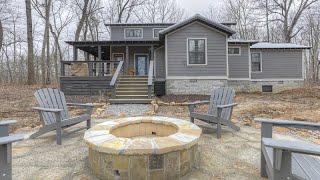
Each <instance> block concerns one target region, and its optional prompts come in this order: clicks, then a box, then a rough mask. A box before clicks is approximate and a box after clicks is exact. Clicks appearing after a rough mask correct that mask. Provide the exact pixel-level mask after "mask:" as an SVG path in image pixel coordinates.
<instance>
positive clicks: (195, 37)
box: [60, 15, 309, 103]
mask: <svg viewBox="0 0 320 180" xmlns="http://www.w3.org/2000/svg"><path fill="white" fill-rule="evenodd" d="M232 25H234V24H233V23H218V22H214V21H211V20H208V19H206V18H204V17H202V16H201V15H195V16H193V17H191V18H189V19H186V20H184V21H182V22H179V23H175V24H173V23H172V24H171V23H148V24H117V23H116V24H106V26H107V28H109V30H110V34H111V36H110V40H106V41H78V42H74V41H68V42H67V43H68V44H70V45H72V46H73V49H74V51H73V52H74V53H73V58H74V59H73V61H63V62H61V65H62V66H61V78H60V83H61V84H60V85H61V89H62V90H63V91H64V92H65V93H67V94H97V93H99V92H110V94H111V95H112V99H111V101H114V102H119V103H121V102H122V103H127V102H129V101H130V99H135V100H140V102H146V100H147V99H149V100H150V99H152V98H151V97H152V96H153V94H155V95H163V94H209V93H210V92H211V91H212V89H213V88H215V87H220V86H233V87H234V88H235V89H236V90H237V91H245V92H252V91H266V92H269V91H270V92H271V91H272V92H278V91H281V90H285V89H290V88H294V87H298V86H300V85H301V84H302V83H303V80H304V74H305V72H304V71H305V70H304V64H305V60H304V56H305V52H306V50H307V49H309V47H306V46H302V45H296V44H283V43H282V44H276V43H263V42H258V41H255V40H239V39H233V38H232V35H233V34H235V33H236V32H235V31H234V30H233V29H232ZM79 50H82V51H83V52H84V53H81V54H79V53H78V52H79ZM80 55H81V57H80Z"/></svg>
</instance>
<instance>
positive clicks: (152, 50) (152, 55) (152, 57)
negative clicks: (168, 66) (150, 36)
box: [150, 45, 154, 61]
mask: <svg viewBox="0 0 320 180" xmlns="http://www.w3.org/2000/svg"><path fill="white" fill-rule="evenodd" d="M150 51H151V52H150V53H151V57H150V60H152V61H153V60H154V46H153V45H152V46H151V50H150Z"/></svg>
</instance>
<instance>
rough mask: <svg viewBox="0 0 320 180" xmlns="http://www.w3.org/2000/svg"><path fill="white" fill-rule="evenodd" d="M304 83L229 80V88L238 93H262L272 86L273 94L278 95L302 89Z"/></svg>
mask: <svg viewBox="0 0 320 180" xmlns="http://www.w3.org/2000/svg"><path fill="white" fill-rule="evenodd" d="M303 85H304V81H299V80H286V81H254V80H251V81H245V80H229V81H228V86H231V87H233V88H234V89H235V91H236V92H262V86H272V92H273V93H278V92H281V91H285V90H290V89H295V88H299V87H302V86H303Z"/></svg>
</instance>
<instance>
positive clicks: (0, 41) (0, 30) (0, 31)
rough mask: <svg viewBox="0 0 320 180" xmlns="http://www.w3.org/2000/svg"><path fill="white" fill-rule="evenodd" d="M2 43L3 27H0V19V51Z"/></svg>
mask: <svg viewBox="0 0 320 180" xmlns="http://www.w3.org/2000/svg"><path fill="white" fill-rule="evenodd" d="M2 43H3V27H2V21H1V19H0V49H1V48H2Z"/></svg>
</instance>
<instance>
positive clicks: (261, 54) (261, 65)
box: [250, 52, 262, 73]
mask: <svg viewBox="0 0 320 180" xmlns="http://www.w3.org/2000/svg"><path fill="white" fill-rule="evenodd" d="M254 53H259V54H260V71H252V69H251V72H252V73H262V52H251V53H250V68H251V67H252V56H251V55H252V54H254Z"/></svg>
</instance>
